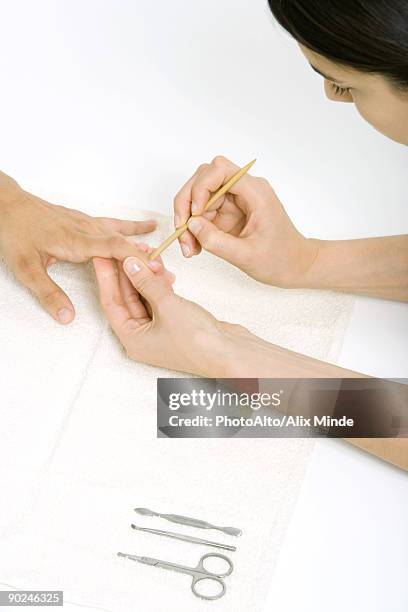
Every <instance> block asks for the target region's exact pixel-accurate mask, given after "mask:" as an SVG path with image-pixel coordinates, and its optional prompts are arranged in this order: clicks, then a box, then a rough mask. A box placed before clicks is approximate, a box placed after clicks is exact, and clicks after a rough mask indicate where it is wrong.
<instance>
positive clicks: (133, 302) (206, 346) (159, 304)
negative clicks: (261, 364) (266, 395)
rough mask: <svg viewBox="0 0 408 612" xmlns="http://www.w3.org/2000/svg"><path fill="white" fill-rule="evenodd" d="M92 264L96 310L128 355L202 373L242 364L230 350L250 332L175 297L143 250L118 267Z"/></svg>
mask: <svg viewBox="0 0 408 612" xmlns="http://www.w3.org/2000/svg"><path fill="white" fill-rule="evenodd" d="M94 267H95V272H96V277H97V281H98V286H99V293H100V300H101V304H102V308H103V310H104V312H105V315H106V317H107V319H108V320H109V322H110V324H111V326H112V328H113V330H114V332H115V333H116V335H117V336H118V338H119V340H120V342H121V343H122V344H123V346H124V348H125V350H126V352H127V354H128V356H129V357H130V358H131V359H134V360H136V361H141V362H144V363H148V364H150V365H155V366H159V367H163V368H169V369H172V370H179V371H181V372H188V373H191V374H200V375H202V376H208V377H214V376H233V375H235V372H237V375H238V366H240V367H241V368H243V367H245V364H244V366H243V365H242V363H241V362H240V361H239V359H238V354H237V352H236V351H237V348H238V346H239V345H240V342H241V339H244V338H246V337H247V336H248V337H249V336H251V334H250V333H249V332H248V331H247V330H246V329H244V328H243V327H241V326H239V325H230V324H228V323H224V322H221V321H218V320H217V319H215V317H213V316H212V315H211V314H210V313H209V312H207V311H206V310H204V308H201V306H198V305H197V304H194V303H193V302H189V301H188V300H185V299H183V298H181V297H179V296H177V295H175V294H174V292H173V290H172V288H171V282H170V281H171V280H172V277H169V276H168V275H169V273H168V272H163V273H161V274H160V273H153V272H152V271H151V270H150V269H149V267H148V262H147V258H146V257H144V255H143V253H140V254H139V256H138V257H131V258H128V259H126V261H125V262H124V264H123V265H122V264H121V263H119V262H118V263H116V262H115V261H113V260H109V259H101V258H94ZM237 364H238V365H237ZM241 371H242V370H241Z"/></svg>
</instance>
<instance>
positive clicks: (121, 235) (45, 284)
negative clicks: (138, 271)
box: [0, 172, 162, 324]
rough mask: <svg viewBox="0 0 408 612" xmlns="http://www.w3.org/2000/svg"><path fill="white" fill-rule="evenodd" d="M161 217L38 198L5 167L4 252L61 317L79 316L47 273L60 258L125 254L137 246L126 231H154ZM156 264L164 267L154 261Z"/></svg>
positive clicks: (1, 177)
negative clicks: (93, 213)
mask: <svg viewBox="0 0 408 612" xmlns="http://www.w3.org/2000/svg"><path fill="white" fill-rule="evenodd" d="M155 226H156V223H155V221H140V222H138V221H120V220H119V219H108V218H103V217H100V218H93V217H89V216H88V215H85V214H83V213H81V212H78V211H76V210H70V209H69V208H64V207H63V206H56V205H54V204H50V203H49V202H45V201H44V200H41V199H40V198H37V197H35V196H33V195H31V194H29V193H27V192H25V191H24V190H23V189H21V188H20V187H19V185H18V184H17V183H16V182H15V181H14V180H13V179H11V178H10V177H8V176H7V175H5V174H3V173H1V172H0V254H1V255H2V256H3V257H4V258H5V260H6V262H7V264H8V265H9V267H10V268H11V269H12V270H13V272H14V274H15V275H16V277H17V279H18V280H19V281H20V282H21V283H22V284H23V285H25V286H26V287H28V288H29V289H30V290H31V291H32V292H33V293H34V295H35V296H36V297H37V298H38V300H39V301H40V303H41V304H42V306H43V307H44V309H45V310H46V311H47V312H49V314H50V315H51V316H52V317H54V319H56V320H57V321H58V322H59V323H64V324H65V323H70V322H71V321H72V320H73V318H74V316H75V309H74V306H73V304H72V302H71V300H70V299H69V297H68V296H67V295H66V294H65V293H64V292H63V291H62V289H61V288H60V287H59V286H58V285H56V284H55V283H54V281H53V280H51V278H50V277H49V276H48V274H47V268H48V267H49V266H51V265H52V264H53V263H55V262H57V261H70V262H83V261H87V260H88V259H90V258H91V257H94V256H100V257H115V258H117V259H119V260H124V259H125V258H126V257H129V256H130V255H132V254H134V253H135V252H137V250H136V249H135V245H134V244H132V243H131V242H130V241H128V240H126V238H125V236H130V235H133V234H143V233H147V232H151V231H152V230H154V228H155ZM151 265H152V269H153V270H158V269H160V268H161V267H162V264H161V263H160V262H151Z"/></svg>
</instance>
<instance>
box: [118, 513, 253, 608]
mask: <svg viewBox="0 0 408 612" xmlns="http://www.w3.org/2000/svg"><path fill="white" fill-rule="evenodd" d="M135 512H137V513H138V514H140V515H142V516H155V517H159V518H162V519H165V520H167V521H170V522H172V523H178V524H180V525H188V526H189V527H195V528H197V529H216V530H218V531H222V532H223V533H225V534H227V535H230V536H240V535H241V534H242V531H241V530H240V529H237V528H235V527H219V526H217V525H212V524H211V523H207V521H203V520H201V519H195V518H191V517H188V516H181V515H178V514H161V513H159V512H154V511H153V510H149V509H148V508H135ZM131 528H132V529H134V530H135V531H143V532H145V533H152V534H154V535H158V536H164V537H166V538H172V539H174V540H181V541H183V542H189V543H191V544H199V545H201V546H210V547H213V548H220V549H222V550H229V551H231V552H235V551H236V550H237V548H236V546H232V545H229V544H223V543H222V542H213V541H212V540H205V539H202V538H198V537H196V536H191V535H187V534H184V533H179V532H174V531H163V530H161V529H150V528H148V527H139V526H137V525H133V524H132V525H131ZM118 556H119V557H124V558H125V559H131V560H132V561H137V562H138V563H143V564H144V565H151V566H152V567H159V568H161V569H167V570H172V571H175V572H179V573H182V574H188V575H189V576H191V577H192V582H191V590H192V592H193V593H194V595H195V596H196V597H200V598H201V599H206V600H214V599H220V597H223V595H225V593H226V586H225V582H224V578H226V577H227V576H229V575H230V574H232V571H233V569H234V565H233V563H232V561H231V559H229V558H228V557H226V556H225V555H222V554H221V553H215V552H210V553H207V554H205V555H203V556H202V557H201V558H200V559H199V561H198V564H197V565H196V567H188V566H185V565H180V564H178V563H172V562H169V561H163V560H161V559H154V558H152V557H144V556H143V557H140V556H137V555H129V554H125V553H121V552H119V553H118ZM207 559H216V560H218V561H220V560H221V562H222V563H223V564H224V566H225V570H224V571H212V570H211V569H207V567H206V560H207ZM201 581H206V583H207V586H208V584H209V582H211V583H212V586H213V587H215V588H216V592H215V594H206V593H205V592H203V591H202V590H200V587H199V586H198V584H199V583H200V582H201Z"/></svg>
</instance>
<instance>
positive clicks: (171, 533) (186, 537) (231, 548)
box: [131, 525, 237, 552]
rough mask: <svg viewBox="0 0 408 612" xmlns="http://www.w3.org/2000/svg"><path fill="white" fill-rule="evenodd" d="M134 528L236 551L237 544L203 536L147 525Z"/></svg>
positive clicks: (133, 526)
mask: <svg viewBox="0 0 408 612" xmlns="http://www.w3.org/2000/svg"><path fill="white" fill-rule="evenodd" d="M131 527H132V529H136V530H137V531H146V532H147V533H155V534H156V535H162V536H166V537H167V538H174V539H175V540H183V541H184V542H192V543H193V544H203V545H204V546H214V547H215V548H222V549H223V550H230V551H232V552H235V551H236V550H237V549H236V546H230V545H229V544H222V543H220V542H211V541H210V540H202V539H201V538H195V537H194V536H189V535H184V533H174V531H162V530H161V529H148V528H147V527H137V525H131Z"/></svg>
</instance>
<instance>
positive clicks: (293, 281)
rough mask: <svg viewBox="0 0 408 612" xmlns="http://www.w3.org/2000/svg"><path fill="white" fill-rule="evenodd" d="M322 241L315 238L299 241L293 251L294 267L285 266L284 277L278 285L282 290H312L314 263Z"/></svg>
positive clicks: (314, 274)
mask: <svg viewBox="0 0 408 612" xmlns="http://www.w3.org/2000/svg"><path fill="white" fill-rule="evenodd" d="M322 243H323V241H322V240H317V239H315V238H305V237H304V236H302V237H301V239H299V241H298V243H297V245H296V247H295V249H296V252H295V261H296V265H295V266H287V272H286V275H285V276H284V278H283V282H282V283H281V284H280V285H279V286H281V287H282V288H284V289H308V288H312V286H313V284H312V283H313V282H314V277H315V276H316V271H315V267H316V261H317V260H318V258H319V252H320V249H321V246H322Z"/></svg>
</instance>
